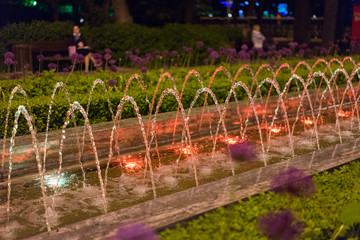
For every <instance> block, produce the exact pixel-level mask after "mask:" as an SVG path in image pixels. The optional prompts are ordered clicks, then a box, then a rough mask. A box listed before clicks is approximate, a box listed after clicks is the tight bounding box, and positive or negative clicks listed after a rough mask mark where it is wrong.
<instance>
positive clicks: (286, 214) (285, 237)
mask: <svg viewBox="0 0 360 240" xmlns="http://www.w3.org/2000/svg"><path fill="white" fill-rule="evenodd" d="M258 226H259V230H260V231H261V232H262V233H263V234H264V235H265V236H267V237H268V238H269V239H276V240H293V239H297V238H298V237H300V235H301V233H302V232H303V231H304V228H305V226H304V223H303V222H301V221H299V220H297V219H296V218H295V217H294V215H293V214H292V212H291V211H289V210H284V211H281V212H270V213H267V214H264V215H262V216H261V217H260V218H259V220H258Z"/></svg>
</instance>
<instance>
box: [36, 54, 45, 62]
mask: <svg viewBox="0 0 360 240" xmlns="http://www.w3.org/2000/svg"><path fill="white" fill-rule="evenodd" d="M36 58H37V60H38V61H39V62H40V61H43V60H44V58H45V57H44V55H42V54H39V55H37V56H36Z"/></svg>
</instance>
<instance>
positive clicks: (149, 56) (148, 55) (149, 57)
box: [145, 53, 154, 61]
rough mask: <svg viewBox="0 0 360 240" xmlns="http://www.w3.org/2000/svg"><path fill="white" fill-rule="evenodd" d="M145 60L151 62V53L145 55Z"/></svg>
mask: <svg viewBox="0 0 360 240" xmlns="http://www.w3.org/2000/svg"><path fill="white" fill-rule="evenodd" d="M145 58H146V60H147V61H151V60H153V59H154V57H153V56H152V55H151V53H147V54H145Z"/></svg>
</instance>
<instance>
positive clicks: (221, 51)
mask: <svg viewBox="0 0 360 240" xmlns="http://www.w3.org/2000/svg"><path fill="white" fill-rule="evenodd" d="M219 52H220V55H221V56H222V55H225V54H226V48H224V47H219Z"/></svg>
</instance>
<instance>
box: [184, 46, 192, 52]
mask: <svg viewBox="0 0 360 240" xmlns="http://www.w3.org/2000/svg"><path fill="white" fill-rule="evenodd" d="M183 49H184V51H185V52H186V53H191V52H192V50H193V49H192V48H191V47H187V46H183Z"/></svg>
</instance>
